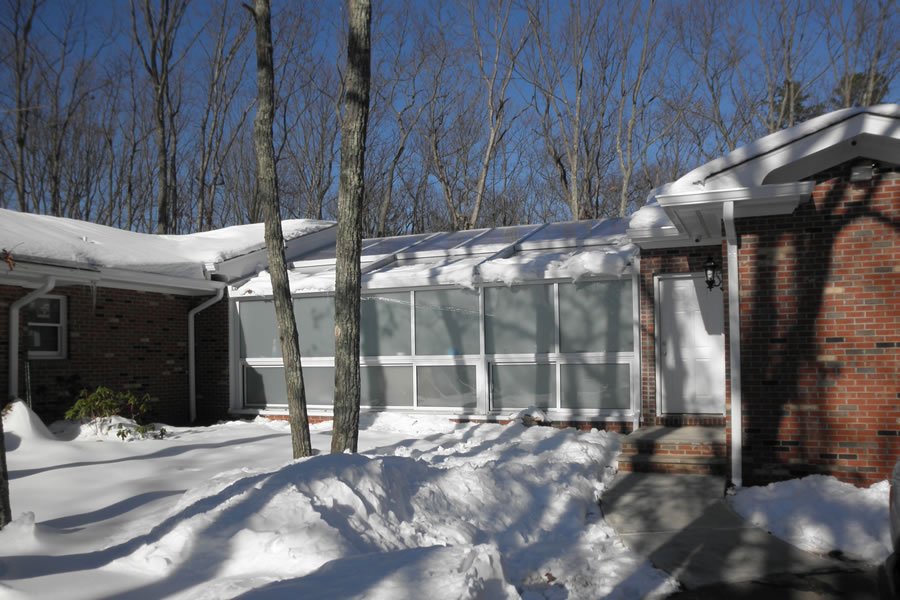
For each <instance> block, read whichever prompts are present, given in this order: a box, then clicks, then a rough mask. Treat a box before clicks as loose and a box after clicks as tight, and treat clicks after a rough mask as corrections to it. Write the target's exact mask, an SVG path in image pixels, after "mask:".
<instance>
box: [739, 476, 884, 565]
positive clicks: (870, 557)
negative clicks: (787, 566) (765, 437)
mask: <svg viewBox="0 0 900 600" xmlns="http://www.w3.org/2000/svg"><path fill="white" fill-rule="evenodd" d="M889 493H890V486H889V485H888V482H887V481H881V482H879V483H876V484H874V485H872V486H871V487H869V488H867V489H861V488H857V487H855V486H853V485H851V484H849V483H844V482H841V481H838V480H837V479H835V478H834V477H827V476H824V475H810V476H809V477H804V478H803V479H793V480H790V481H783V482H779V483H772V484H769V485H767V486H765V487H750V488H744V489H742V490H740V491H738V493H737V494H736V495H735V496H734V497H733V498H732V500H731V504H732V507H733V508H734V509H735V510H736V511H737V512H738V513H739V514H740V515H741V516H743V517H744V518H746V519H748V520H749V521H751V522H752V523H753V524H755V525H757V526H759V527H761V528H763V529H766V530H767V531H769V532H771V533H772V534H774V535H776V536H778V537H780V538H782V539H784V540H787V541H788V542H790V543H792V544H794V545H795V546H797V547H798V548H802V549H804V550H808V551H810V552H816V553H819V554H827V553H829V552H832V551H838V552H841V553H842V554H844V555H845V556H847V557H849V558H852V559H855V560H861V561H865V562H869V563H880V562H882V561H883V560H884V559H885V558H887V556H888V555H889V554H890V553H891V552H892V551H893V550H892V546H891V535H890V527H889V525H888V494H889Z"/></svg>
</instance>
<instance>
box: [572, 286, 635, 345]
mask: <svg viewBox="0 0 900 600" xmlns="http://www.w3.org/2000/svg"><path fill="white" fill-rule="evenodd" d="M633 323H634V314H633V307H632V304H631V280H630V279H617V280H607V281H585V282H582V283H561V284H559V338H560V351H561V352H630V351H632V350H634V327H633Z"/></svg>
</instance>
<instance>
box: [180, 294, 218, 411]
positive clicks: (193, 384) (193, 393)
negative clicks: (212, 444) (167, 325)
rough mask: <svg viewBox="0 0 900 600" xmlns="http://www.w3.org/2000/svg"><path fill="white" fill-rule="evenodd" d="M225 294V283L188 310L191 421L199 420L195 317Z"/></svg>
mask: <svg viewBox="0 0 900 600" xmlns="http://www.w3.org/2000/svg"><path fill="white" fill-rule="evenodd" d="M224 295H225V285H224V284H223V285H222V286H221V287H219V288H218V289H217V290H216V295H215V296H213V297H212V298H210V299H209V300H207V301H206V302H204V303H203V304H200V305H198V306H195V307H194V308H192V309H191V310H190V312H188V386H189V389H188V397H189V407H190V419H191V423H193V422H194V421H196V420H197V373H196V371H197V369H196V365H195V362H196V358H195V354H196V352H195V350H194V317H196V316H197V313H199V312H200V311H202V310H206V309H207V308H209V307H210V306H212V305H213V304H215V303H216V302H218V301H219V300H221V299H222V297H223V296H224Z"/></svg>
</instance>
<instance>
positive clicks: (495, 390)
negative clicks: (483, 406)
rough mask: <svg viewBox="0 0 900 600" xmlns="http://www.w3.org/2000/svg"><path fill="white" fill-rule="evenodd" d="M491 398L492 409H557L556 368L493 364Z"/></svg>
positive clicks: (553, 366) (542, 365) (551, 366)
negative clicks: (532, 407)
mask: <svg viewBox="0 0 900 600" xmlns="http://www.w3.org/2000/svg"><path fill="white" fill-rule="evenodd" d="M491 398H492V401H491V408H493V409H494V410H507V409H520V408H529V407H531V406H534V407H536V408H556V366H555V365H550V364H538V365H520V364H515V365H506V364H494V365H492V367H491Z"/></svg>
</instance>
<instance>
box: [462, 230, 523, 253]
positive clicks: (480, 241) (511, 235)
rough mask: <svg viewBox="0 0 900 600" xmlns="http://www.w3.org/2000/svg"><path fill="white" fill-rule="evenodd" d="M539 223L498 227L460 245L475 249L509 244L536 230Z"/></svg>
mask: <svg viewBox="0 0 900 600" xmlns="http://www.w3.org/2000/svg"><path fill="white" fill-rule="evenodd" d="M538 227H539V225H516V226H514V227H498V228H496V229H492V230H491V231H490V232H488V233H486V234H484V235H483V236H481V237H480V238H477V239H473V240H471V241H470V242H467V243H465V244H463V245H461V246H460V248H467V249H474V248H477V247H480V246H492V245H500V246H507V245H509V244H512V243H513V242H515V241H518V240H519V239H520V238H521V237H522V236H524V235H525V234H526V233H529V232H531V231H534V230H535V229H537V228H538Z"/></svg>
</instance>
